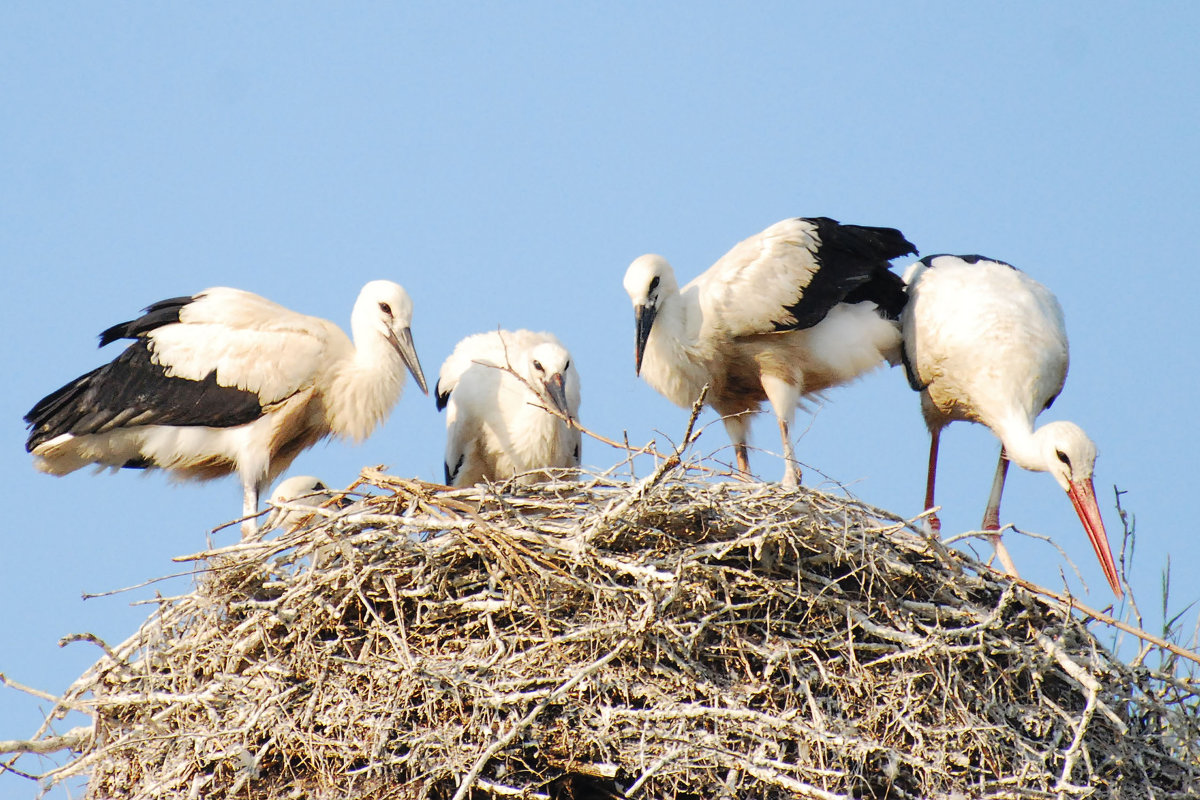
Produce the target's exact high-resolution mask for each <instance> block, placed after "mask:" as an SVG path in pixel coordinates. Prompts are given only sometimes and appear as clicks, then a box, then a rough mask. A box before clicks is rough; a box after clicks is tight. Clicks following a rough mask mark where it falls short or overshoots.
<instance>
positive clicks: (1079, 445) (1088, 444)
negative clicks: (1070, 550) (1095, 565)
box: [1036, 422, 1122, 597]
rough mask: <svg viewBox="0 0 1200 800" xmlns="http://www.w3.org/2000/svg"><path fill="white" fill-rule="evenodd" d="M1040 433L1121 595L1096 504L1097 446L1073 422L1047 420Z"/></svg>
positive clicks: (1053, 469) (1049, 466) (1050, 463)
mask: <svg viewBox="0 0 1200 800" xmlns="http://www.w3.org/2000/svg"><path fill="white" fill-rule="evenodd" d="M1036 436H1037V438H1038V440H1039V442H1040V445H1041V447H1042V448H1043V459H1044V460H1045V464H1046V471H1047V472H1049V473H1050V474H1051V475H1053V476H1054V480H1056V481H1058V485H1059V486H1061V487H1062V488H1063V491H1065V492H1066V493H1067V496H1069V497H1070V498H1071V504H1072V505H1073V506H1074V507H1075V513H1076V514H1078V515H1079V521H1080V522H1082V523H1083V527H1084V529H1085V530H1086V531H1087V535H1088V539H1090V540H1091V542H1092V548H1093V549H1094V550H1095V551H1096V557H1097V558H1098V559H1100V567H1101V568H1102V569H1103V570H1104V577H1105V578H1107V579H1108V583H1109V585H1110V586H1111V587H1112V590H1113V593H1114V594H1115V595H1116V596H1117V597H1121V596H1122V591H1121V583H1120V580H1119V579H1118V577H1117V567H1116V563H1115V562H1114V561H1113V556H1112V551H1111V550H1110V549H1109V547H1108V535H1107V534H1106V533H1105V531H1104V520H1103V519H1102V518H1101V517H1100V506H1099V505H1098V504H1097V503H1096V489H1095V487H1094V486H1093V485H1092V472H1093V471H1094V470H1095V467H1096V445H1095V444H1094V443H1093V442H1092V440H1091V439H1089V438H1088V435H1087V434H1086V433H1084V432H1083V429H1082V428H1080V427H1079V426H1078V425H1076V424H1075V423H1073V422H1050V423H1047V424H1045V425H1043V426H1042V427H1041V428H1039V429H1038V431H1037V434H1036Z"/></svg>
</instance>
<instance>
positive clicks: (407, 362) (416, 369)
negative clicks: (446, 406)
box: [387, 328, 429, 394]
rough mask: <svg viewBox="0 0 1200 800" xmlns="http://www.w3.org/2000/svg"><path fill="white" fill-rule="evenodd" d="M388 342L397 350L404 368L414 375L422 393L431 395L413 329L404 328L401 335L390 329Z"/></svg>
mask: <svg viewBox="0 0 1200 800" xmlns="http://www.w3.org/2000/svg"><path fill="white" fill-rule="evenodd" d="M387 340H388V342H389V343H390V344H391V345H392V347H394V348H396V352H397V353H399V354H400V359H401V360H402V361H403V362H404V366H406V367H408V371H409V372H411V373H412V376H413V378H414V379H415V380H416V382H417V385H418V386H420V387H421V391H422V392H424V393H425V394H429V387H428V386H426V385H425V373H424V372H422V371H421V359H419V358H417V348H416V345H414V344H413V338H412V329H411V328H402V329H401V330H400V332H399V333H396V332H395V331H393V330H391V329H389V330H388V334H387Z"/></svg>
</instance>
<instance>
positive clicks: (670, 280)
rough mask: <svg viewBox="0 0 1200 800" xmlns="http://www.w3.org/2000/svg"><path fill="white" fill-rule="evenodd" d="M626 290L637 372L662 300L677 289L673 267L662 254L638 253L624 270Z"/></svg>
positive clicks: (639, 372) (640, 366) (640, 367)
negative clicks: (634, 333)
mask: <svg viewBox="0 0 1200 800" xmlns="http://www.w3.org/2000/svg"><path fill="white" fill-rule="evenodd" d="M624 285H625V292H626V293H627V294H628V295H629V299H630V301H631V302H632V303H633V316H634V321H635V323H636V325H637V339H636V345H635V348H636V349H635V350H634V356H635V358H636V368H637V373H638V374H639V375H640V374H641V372H642V356H643V355H645V353H646V340H648V339H649V338H650V330H651V329H652V328H653V327H654V319H655V317H657V316H658V311H659V309H660V308H661V303H662V300H663V298H664V297H666V296H668V294H669V293H671V292H675V291H678V285H677V284H676V283H675V271H674V270H673V269H671V265H670V264H669V263H668V262H667V260H666V259H665V258H663V257H662V256H657V255H654V254H652V253H651V254H647V255H644V256H638V258H636V259H635V260H634V262H633V263H632V264H630V265H629V269H627V270H626V271H625V280H624Z"/></svg>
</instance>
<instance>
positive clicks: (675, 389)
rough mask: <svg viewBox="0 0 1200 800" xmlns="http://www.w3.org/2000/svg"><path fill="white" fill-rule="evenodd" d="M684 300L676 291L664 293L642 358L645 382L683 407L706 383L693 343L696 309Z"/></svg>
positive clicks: (697, 327) (706, 376)
mask: <svg viewBox="0 0 1200 800" xmlns="http://www.w3.org/2000/svg"><path fill="white" fill-rule="evenodd" d="M688 299H689V298H688V297H686V296H684V295H681V294H679V293H678V292H676V293H673V294H667V295H664V297H663V300H662V303H661V305H660V307H659V310H658V316H657V318H656V319H655V320H654V327H653V328H652V329H651V331H650V338H649V339H648V340H647V342H646V354H645V357H644V359H643V361H642V375H643V376H644V377H645V379H646V382H647V383H649V384H650V385H651V386H653V387H654V388H655V389H656V390H657V391H658V392H660V393H661V394H663V395H664V396H666V397H667V398H668V399H669V400H670V401H671V402H673V403H675V404H676V405H679V406H683V407H685V408H686V407H687V406H689V405H691V404H692V403H693V402H695V400H696V397H697V396H698V395H699V393H700V389H701V387H703V386H704V384H705V383H707V382H708V374H707V372H706V371H705V364H704V358H703V356H702V354H701V353H700V352H699V348H698V346H697V344H698V342H697V339H698V336H699V309H698V308H693V307H692V305H691V304H690V303H689V302H688Z"/></svg>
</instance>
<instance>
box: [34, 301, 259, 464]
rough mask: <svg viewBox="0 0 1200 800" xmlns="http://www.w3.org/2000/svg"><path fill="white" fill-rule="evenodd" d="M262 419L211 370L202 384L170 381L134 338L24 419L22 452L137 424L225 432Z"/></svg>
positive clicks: (249, 399)
mask: <svg viewBox="0 0 1200 800" xmlns="http://www.w3.org/2000/svg"><path fill="white" fill-rule="evenodd" d="M182 305H185V304H180V307H182ZM176 313H177V312H176ZM147 316H149V315H147ZM143 319H145V318H143ZM136 322H137V321H136V320H135V321H134V323H126V324H135V323H136ZM118 327H119V326H118ZM110 330H112V329H110ZM262 414H263V410H262V406H261V405H260V404H259V402H258V395H257V394H255V393H254V392H248V391H245V390H242V389H237V388H234V387H230V386H220V385H218V384H217V375H216V371H215V370H214V371H213V372H210V373H209V374H208V376H207V377H205V378H204V380H201V381H194V380H189V379H187V378H178V377H168V376H167V374H166V371H165V369H164V368H163V367H162V366H161V365H159V364H156V363H154V362H153V360H152V358H151V352H150V346H149V344H148V343H147V342H146V340H145V339H138V340H137V341H135V342H134V343H133V344H131V345H130V346H129V347H128V348H126V349H125V351H124V352H123V353H121V354H120V355H119V356H117V357H116V358H115V359H114V360H113V361H112V362H110V363H108V364H105V365H104V366H102V367H97V368H96V369H94V370H92V371H91V372H89V373H87V374H86V375H82V376H80V377H79V378H76V379H75V380H73V381H71V382H70V383H68V384H67V385H66V386H64V387H62V388H61V389H59V390H58V391H56V392H53V393H52V394H49V395H47V396H46V397H44V398H43V399H42V400H40V401H39V402H38V403H37V405H35V406H34V407H33V408H32V409H30V411H29V413H28V414H26V415H25V422H26V423H28V424H29V426H30V428H31V432H30V434H29V439H28V440H27V441H26V442H25V449H26V450H29V451H32V450H33V449H34V448H35V447H37V446H38V445H39V444H41V443H42V442H46V441H49V440H50V439H53V438H55V437H56V436H60V435H62V434H64V433H71V434H75V435H84V434H89V433H104V432H105V431H111V430H115V429H117V428H122V427H132V426H135V425H181V426H193V425H204V426H209V427H214V428H229V427H233V426H235V425H244V424H245V423H247V422H253V421H254V420H256V419H258V418H259V417H261V416H262Z"/></svg>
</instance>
